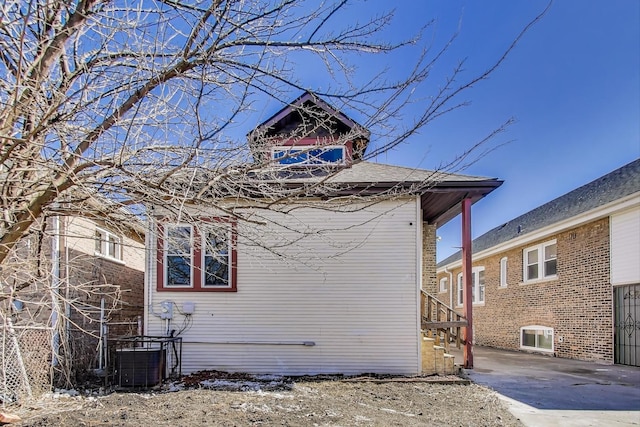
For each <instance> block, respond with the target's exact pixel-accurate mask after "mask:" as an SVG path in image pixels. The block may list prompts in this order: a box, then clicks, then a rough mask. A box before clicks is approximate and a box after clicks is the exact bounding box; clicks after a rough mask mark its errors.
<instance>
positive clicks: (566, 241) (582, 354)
mask: <svg viewBox="0 0 640 427" xmlns="http://www.w3.org/2000/svg"><path fill="white" fill-rule="evenodd" d="M553 239H556V241H557V250H558V255H557V256H558V258H557V279H556V280H548V281H540V282H537V283H526V284H525V283H523V280H522V277H523V271H522V270H523V269H522V251H523V249H525V248H528V247H530V246H534V245H536V244H540V243H544V242H547V241H550V240H553ZM505 256H506V257H507V258H508V269H507V277H508V280H507V287H505V288H501V287H500V259H501V258H503V257H505ZM473 265H474V266H484V267H485V304H484V305H474V307H473V313H474V314H473V315H474V318H473V321H474V337H475V343H476V344H478V345H486V346H491V347H498V348H506V349H519V348H520V336H519V334H520V328H521V327H523V326H528V325H540V326H547V327H551V328H553V329H554V353H555V355H556V356H558V357H565V358H571V359H581V360H594V361H605V362H613V290H612V287H611V284H610V282H609V277H610V274H609V220H608V218H605V219H601V220H598V221H594V222H591V223H589V224H586V225H584V226H580V227H578V228H574V229H571V230H568V231H566V232H562V233H559V234H557V235H554V236H549V237H547V238H545V239H542V240H540V241H537V242H532V243H530V244H527V245H524V246H521V247H517V248H514V249H512V250H509V251H507V252H503V253H500V254H498V255H494V256H491V257H488V258H484V259H482V260H474V262H473ZM459 272H460V269H456V270H455V271H454V281H455V277H456V276H457V274H458V273H459ZM445 276H448V275H447V274H445V273H439V274H438V279H440V278H441V277H445ZM454 289H455V287H454ZM440 298H441V299H442V298H446V299H447V300H448V296H443V294H440ZM454 301H455V294H454ZM560 341H562V342H560Z"/></svg>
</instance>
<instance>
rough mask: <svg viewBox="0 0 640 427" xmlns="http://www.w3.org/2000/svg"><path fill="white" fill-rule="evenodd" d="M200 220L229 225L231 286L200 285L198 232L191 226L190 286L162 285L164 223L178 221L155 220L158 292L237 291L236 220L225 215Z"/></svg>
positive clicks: (163, 274) (163, 272) (171, 223)
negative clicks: (191, 284)
mask: <svg viewBox="0 0 640 427" xmlns="http://www.w3.org/2000/svg"><path fill="white" fill-rule="evenodd" d="M199 220H200V221H201V222H220V223H227V224H229V225H230V227H231V265H230V269H231V271H230V272H229V277H230V279H231V286H229V287H225V288H223V287H215V286H203V285H202V276H203V274H202V248H201V238H200V233H198V230H197V227H193V226H192V231H193V236H192V238H193V242H194V244H193V248H192V249H193V258H192V267H191V275H192V279H191V280H192V283H193V286H190V287H165V286H164V277H165V271H164V252H165V248H164V230H165V224H167V225H174V224H175V225H177V224H179V223H173V222H168V221H167V222H163V220H161V219H160V220H158V222H157V232H158V234H157V236H158V245H157V251H156V290H157V291H158V292H237V291H238V280H237V278H238V253H237V251H236V247H237V242H238V232H237V222H236V221H234V220H232V219H230V218H225V217H213V218H200V219H199Z"/></svg>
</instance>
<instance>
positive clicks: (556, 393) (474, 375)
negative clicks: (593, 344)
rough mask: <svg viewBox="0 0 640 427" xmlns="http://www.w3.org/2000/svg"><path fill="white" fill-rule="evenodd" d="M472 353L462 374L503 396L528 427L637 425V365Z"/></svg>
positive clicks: (639, 374)
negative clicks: (467, 367) (468, 364)
mask: <svg viewBox="0 0 640 427" xmlns="http://www.w3.org/2000/svg"><path fill="white" fill-rule="evenodd" d="M454 354H455V355H456V362H458V363H462V353H461V352H458V351H455V352H454ZM473 354H474V369H468V370H465V373H466V375H467V376H468V377H469V378H470V379H471V380H472V381H473V382H475V383H477V384H481V385H484V386H487V387H489V388H491V389H493V390H495V391H496V392H498V393H499V394H500V395H502V396H503V397H504V399H505V400H506V401H507V402H508V403H509V406H510V409H511V412H512V413H514V414H515V415H516V416H517V417H518V418H520V419H521V421H523V423H524V424H525V425H527V426H554V425H558V426H618V425H620V426H622V425H638V426H640V368H638V367H632V366H623V365H605V364H599V363H592V362H583V361H578V360H570V359H561V358H556V357H549V356H543V355H537V354H528V353H523V352H515V351H506V350H496V349H492V348H488V347H478V346H476V347H475V348H474V352H473Z"/></svg>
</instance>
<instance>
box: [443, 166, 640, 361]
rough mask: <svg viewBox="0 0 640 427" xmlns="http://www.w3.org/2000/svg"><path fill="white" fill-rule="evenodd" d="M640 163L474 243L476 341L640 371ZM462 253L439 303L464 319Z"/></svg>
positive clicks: (448, 265) (450, 264)
mask: <svg viewBox="0 0 640 427" xmlns="http://www.w3.org/2000/svg"><path fill="white" fill-rule="evenodd" d="M638 260H640V159H637V160H635V161H633V162H631V163H629V164H627V165H625V166H623V167H621V168H619V169H617V170H615V171H613V172H611V173H609V174H607V175H605V176H602V177H600V178H599V179H596V180H595V181H593V182H590V183H588V184H586V185H584V186H582V187H580V188H577V189H575V190H573V191H571V192H569V193H567V194H565V195H563V196H561V197H558V198H557V199H555V200H552V201H551V202H549V203H546V204H544V205H542V206H540V207H538V208H536V209H534V210H532V211H530V212H527V213H525V214H524V215H521V216H520V217H518V218H515V219H513V220H511V221H509V222H507V223H505V224H502V225H500V226H499V227H496V228H494V229H493V230H491V231H489V232H487V233H485V234H484V235H482V236H480V237H478V238H477V239H475V240H474V241H473V260H472V265H473V268H472V277H471V283H472V289H473V333H474V334H473V335H474V344H476V345H486V346H491V347H497V348H504V349H513V350H525V351H536V352H541V353H545V354H549V355H555V356H557V357H565V358H572V359H580V360H592V361H601V362H607V363H620V364H627V365H635V366H639V365H640V328H639V327H638V325H639V324H640V322H639V320H640V264H639V263H638ZM462 283H463V281H462V266H461V255H460V253H457V254H454V255H452V256H450V257H449V258H447V259H445V260H443V261H441V262H440V263H439V264H438V268H437V294H436V295H437V296H438V298H439V299H440V300H442V301H444V302H449V303H450V304H451V305H452V307H454V308H456V310H459V311H460V312H461V313H462V303H463V302H462V298H463V292H462Z"/></svg>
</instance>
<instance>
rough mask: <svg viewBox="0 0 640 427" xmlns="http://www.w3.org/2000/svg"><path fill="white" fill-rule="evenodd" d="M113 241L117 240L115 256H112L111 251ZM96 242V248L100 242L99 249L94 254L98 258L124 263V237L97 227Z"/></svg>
mask: <svg viewBox="0 0 640 427" xmlns="http://www.w3.org/2000/svg"><path fill="white" fill-rule="evenodd" d="M111 239H114V240H115V245H114V253H113V254H111V253H110V252H111V251H110V250H109V247H110V243H111ZM94 240H96V246H98V242H99V249H98V248H97V247H96V248H95V252H94V254H95V255H96V256H99V257H100V258H106V259H109V260H112V261H118V262H120V263H122V236H119V235H118V234H116V233H112V232H110V231H109V230H105V229H104V228H100V227H96V235H95V236H94Z"/></svg>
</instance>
